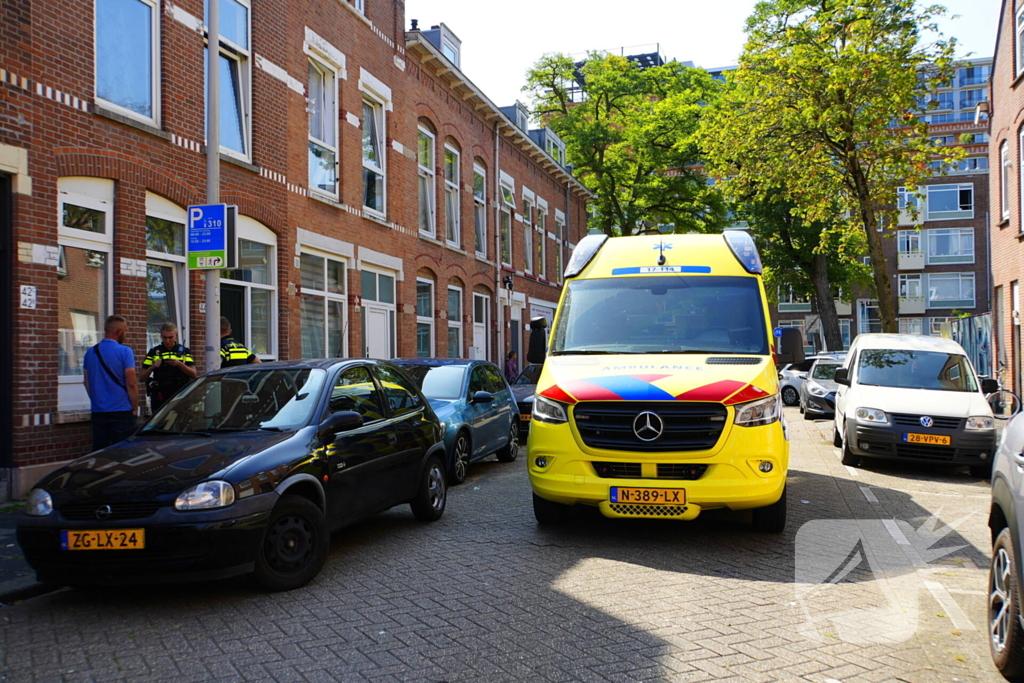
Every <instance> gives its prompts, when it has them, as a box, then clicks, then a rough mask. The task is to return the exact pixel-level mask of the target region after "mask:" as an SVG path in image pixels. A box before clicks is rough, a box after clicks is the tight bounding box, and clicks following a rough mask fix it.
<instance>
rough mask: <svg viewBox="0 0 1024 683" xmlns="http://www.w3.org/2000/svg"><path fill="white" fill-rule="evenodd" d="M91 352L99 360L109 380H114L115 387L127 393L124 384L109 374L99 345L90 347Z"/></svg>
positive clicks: (111, 373)
mask: <svg viewBox="0 0 1024 683" xmlns="http://www.w3.org/2000/svg"><path fill="white" fill-rule="evenodd" d="M92 350H93V351H95V352H96V357H97V358H99V359H100V365H102V366H103V369H104V370H106V371H107V374H108V375H110V379H112V380H114V381H115V382H116V383H117V386H119V387H121V388H122V389H124V390H125V391H128V387H126V386H125V384H124V382H122V381H121V380H120V378H119V377H118V376H117V375H115V374H114V373H113V372H111V370H110V368H109V367H108V366H107V361H105V360H103V354H101V353H100V345H99V344H97V345H96V346H94V347H92Z"/></svg>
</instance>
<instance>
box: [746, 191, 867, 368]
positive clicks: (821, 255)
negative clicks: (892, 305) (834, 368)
mask: <svg viewBox="0 0 1024 683" xmlns="http://www.w3.org/2000/svg"><path fill="white" fill-rule="evenodd" d="M779 194H780V195H783V194H784V193H779ZM793 208H794V207H793V204H792V203H791V202H788V201H770V200H759V201H753V202H750V203H748V204H746V205H744V206H743V207H742V208H741V209H740V210H739V212H738V215H739V216H740V217H741V218H743V219H745V220H746V221H747V224H748V225H749V226H750V232H751V234H752V235H753V236H754V240H755V241H756V242H757V247H758V251H759V252H760V254H761V260H762V262H763V263H764V267H765V287H766V288H768V290H769V292H770V293H772V295H773V298H774V292H775V291H776V289H777V288H778V287H790V288H792V290H793V293H794V294H798V295H801V296H809V297H810V298H811V300H812V301H813V302H814V305H815V309H816V310H817V312H818V315H819V316H820V321H821V328H822V334H823V336H824V338H825V344H826V346H827V347H828V348H829V350H831V351H836V350H839V349H842V348H843V336H842V331H841V329H840V327H839V316H838V315H837V313H836V305H835V297H836V293H837V292H840V291H841V292H843V294H844V295H846V296H847V297H849V295H850V294H851V292H852V291H853V289H854V288H856V287H858V286H862V285H865V284H867V282H868V278H869V276H868V270H869V269H868V267H867V266H865V265H863V264H861V263H859V262H858V261H857V260H856V256H857V254H860V253H862V252H863V250H864V239H863V236H862V234H861V233H860V232H850V231H845V230H843V228H842V226H841V224H840V223H839V222H838V221H836V220H833V221H832V222H831V223H824V222H821V221H818V222H813V223H809V222H805V221H804V220H802V219H801V218H800V217H799V216H798V215H797V214H796V213H795V212H794V211H793Z"/></svg>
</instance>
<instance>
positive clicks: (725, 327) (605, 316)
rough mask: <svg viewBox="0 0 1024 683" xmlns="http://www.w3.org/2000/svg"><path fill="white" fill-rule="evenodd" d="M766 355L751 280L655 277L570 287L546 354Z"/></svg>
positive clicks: (755, 284)
mask: <svg viewBox="0 0 1024 683" xmlns="http://www.w3.org/2000/svg"><path fill="white" fill-rule="evenodd" d="M686 352H691V353H744V354H759V355H767V354H768V333H767V327H766V325H765V320H764V310H763V307H762V305H761V289H760V287H759V286H758V281H757V278H756V277H752V276H750V277H717V276H681V275H658V276H647V277H615V278H607V279H596V280H575V281H572V282H569V284H568V286H567V287H566V292H565V296H564V298H563V299H562V305H561V308H560V309H559V313H558V321H557V322H556V324H555V329H554V330H553V339H552V343H551V353H552V354H553V355H558V354H567V355H569V354H573V353H578V354H582V353H686Z"/></svg>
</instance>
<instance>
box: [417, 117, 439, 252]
mask: <svg viewBox="0 0 1024 683" xmlns="http://www.w3.org/2000/svg"><path fill="white" fill-rule="evenodd" d="M421 138H427V139H428V140H429V141H430V159H429V160H428V161H429V163H428V164H423V163H422V160H421V159H420V140H421ZM436 160H437V138H436V136H435V135H434V134H433V133H432V132H431V131H430V129H428V128H425V127H423V126H418V127H417V133H416V169H417V171H416V172H417V176H416V177H417V187H416V199H417V204H416V211H417V213H416V221H417V223H420V226H419V229H420V234H421V235H426V236H427V237H430V238H433V239H436V238H437V175H436ZM420 181H425V183H426V185H427V196H426V201H427V212H428V216H427V223H428V225H427V228H426V229H424V226H423V225H422V217H421V216H420V213H419V212H420V211H421V203H422V202H423V200H424V197H423V195H422V193H423V191H424V188H422V187H420Z"/></svg>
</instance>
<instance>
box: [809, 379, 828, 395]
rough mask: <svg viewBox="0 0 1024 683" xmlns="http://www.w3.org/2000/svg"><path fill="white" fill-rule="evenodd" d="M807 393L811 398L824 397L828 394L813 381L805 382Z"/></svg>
mask: <svg viewBox="0 0 1024 683" xmlns="http://www.w3.org/2000/svg"><path fill="white" fill-rule="evenodd" d="M807 391H808V393H810V395H811V396H825V395H826V394H828V389H826V388H825V387H823V386H821V385H820V384H818V383H817V382H815V381H814V380H808V381H807Z"/></svg>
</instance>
